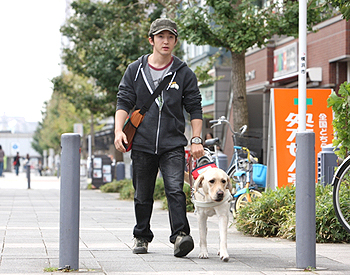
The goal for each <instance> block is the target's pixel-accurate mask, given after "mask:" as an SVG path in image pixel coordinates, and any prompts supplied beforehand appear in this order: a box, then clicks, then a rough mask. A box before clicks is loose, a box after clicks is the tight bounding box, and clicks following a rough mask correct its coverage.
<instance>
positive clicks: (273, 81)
mask: <svg viewBox="0 0 350 275" xmlns="http://www.w3.org/2000/svg"><path fill="white" fill-rule="evenodd" d="M314 30H315V32H309V33H308V35H307V70H306V72H307V88H308V89H313V88H317V89H323V88H327V89H333V90H335V91H337V90H338V89H339V86H340V84H342V83H343V82H344V81H350V21H349V22H346V20H344V19H342V17H341V15H339V16H336V17H334V18H332V19H329V20H327V21H324V22H322V23H320V24H318V25H317V26H315V28H314ZM192 47H193V46H192ZM201 47H203V48H202V49H201V50H197V51H196V50H194V49H191V45H187V52H188V55H187V56H186V57H187V58H190V59H188V60H187V62H188V63H189V64H191V68H192V69H195V67H196V66H197V65H200V64H202V63H201V62H203V61H205V60H206V59H207V58H208V56H210V55H211V53H212V48H210V47H207V48H205V47H204V46H201ZM298 48H299V44H298V39H295V38H293V37H285V38H280V37H278V38H273V39H271V40H270V41H269V43H268V44H267V45H266V46H265V47H262V48H257V47H256V48H251V49H249V50H248V51H247V53H246V59H245V63H246V64H245V71H246V89H247V103H248V112H249V129H250V130H249V132H248V140H247V141H246V143H245V144H242V145H245V146H248V147H250V148H251V149H252V150H253V151H255V152H256V153H257V155H258V157H259V161H260V162H262V163H266V160H267V153H268V152H267V151H268V150H267V144H268V138H269V126H270V125H269V124H270V108H271V106H270V94H271V89H273V88H295V89H297V88H298ZM205 50H206V51H205ZM196 52H200V57H201V58H198V57H197V58H195V57H194V56H191V53H192V54H194V53H196ZM191 61H192V62H191ZM193 61H195V62H193ZM220 63H221V64H224V63H225V60H224V59H222V60H220V62H219V64H220ZM213 74H214V75H216V76H219V75H222V76H224V77H223V79H221V80H219V81H217V82H216V83H215V84H214V85H213V86H211V87H205V88H200V90H201V94H202V98H203V111H204V117H205V120H204V125H203V126H204V127H203V136H204V135H205V134H206V133H207V132H214V135H215V136H217V137H219V138H220V139H221V141H222V146H221V148H222V149H223V151H224V153H225V154H226V155H227V156H228V159H229V160H230V159H231V157H232V147H233V141H232V137H231V136H232V135H231V133H230V132H228V131H227V129H219V127H216V128H217V129H214V130H213V129H211V128H210V124H209V120H210V119H213V118H218V117H220V116H222V115H225V116H226V117H227V118H229V120H230V121H231V123H232V107H231V105H232V104H231V102H230V98H231V97H230V93H231V91H230V79H231V67H230V66H227V65H219V66H216V67H215V68H214V69H213Z"/></svg>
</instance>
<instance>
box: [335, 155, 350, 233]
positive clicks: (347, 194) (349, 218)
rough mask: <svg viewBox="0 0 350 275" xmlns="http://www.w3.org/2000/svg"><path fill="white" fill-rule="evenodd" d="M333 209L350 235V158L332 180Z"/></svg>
mask: <svg viewBox="0 0 350 275" xmlns="http://www.w3.org/2000/svg"><path fill="white" fill-rule="evenodd" d="M332 186H333V207H334V210H335V214H336V216H337V218H338V220H339V222H340V223H341V225H342V226H343V227H344V228H345V230H346V231H347V232H348V233H350V225H349V222H350V156H348V157H347V158H346V159H345V160H344V161H343V162H342V163H341V164H340V166H339V167H338V169H337V171H336V172H335V174H334V176H333V180H332Z"/></svg>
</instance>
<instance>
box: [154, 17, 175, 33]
mask: <svg viewBox="0 0 350 275" xmlns="http://www.w3.org/2000/svg"><path fill="white" fill-rule="evenodd" d="M161 31H170V32H171V33H173V34H174V35H176V36H178V33H177V26H176V23H175V22H174V21H173V20H170V19H168V18H158V19H156V20H154V21H153V22H152V24H151V27H150V29H149V33H148V35H149V36H151V35H155V34H158V33H160V32H161Z"/></svg>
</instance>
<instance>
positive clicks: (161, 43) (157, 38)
mask: <svg viewBox="0 0 350 275" xmlns="http://www.w3.org/2000/svg"><path fill="white" fill-rule="evenodd" d="M149 42H150V43H151V45H152V46H153V52H154V53H156V52H157V53H159V54H161V55H169V54H171V53H172V51H173V49H174V47H175V45H176V43H177V39H176V36H175V35H174V34H173V33H171V32H170V31H162V32H160V33H158V34H155V35H154V38H153V41H152V39H151V38H149Z"/></svg>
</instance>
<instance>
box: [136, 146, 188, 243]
mask: <svg viewBox="0 0 350 275" xmlns="http://www.w3.org/2000/svg"><path fill="white" fill-rule="evenodd" d="M131 158H132V166H133V185H134V188H135V196H134V205H135V216H136V225H135V227H134V237H141V238H144V239H146V240H147V241H148V242H151V241H152V239H153V236H154V235H153V233H152V231H151V228H150V220H151V215H152V209H153V202H154V200H153V193H154V187H155V181H156V178H157V173H158V168H159V169H160V171H161V173H162V176H163V180H164V188H165V194H166V197H167V199H168V208H169V220H170V227H171V235H170V238H169V239H170V242H171V243H174V242H175V239H176V236H177V235H178V234H179V232H180V231H182V232H184V233H186V234H190V227H189V224H188V220H187V217H186V195H185V193H184V192H183V184H184V167H185V151H184V149H183V148H177V149H174V150H172V151H169V152H166V153H164V154H162V155H153V154H148V153H144V152H141V151H135V150H132V153H131Z"/></svg>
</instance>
